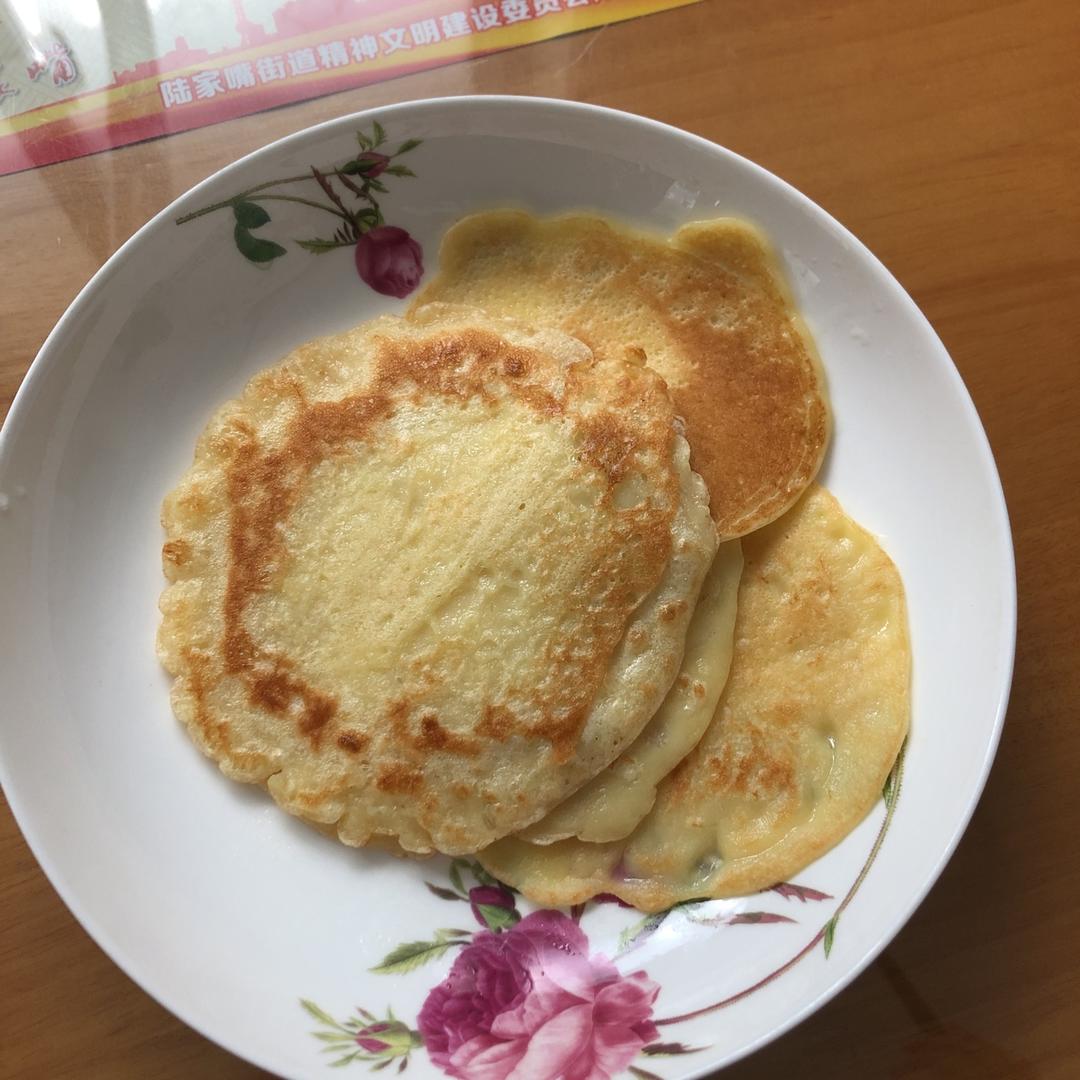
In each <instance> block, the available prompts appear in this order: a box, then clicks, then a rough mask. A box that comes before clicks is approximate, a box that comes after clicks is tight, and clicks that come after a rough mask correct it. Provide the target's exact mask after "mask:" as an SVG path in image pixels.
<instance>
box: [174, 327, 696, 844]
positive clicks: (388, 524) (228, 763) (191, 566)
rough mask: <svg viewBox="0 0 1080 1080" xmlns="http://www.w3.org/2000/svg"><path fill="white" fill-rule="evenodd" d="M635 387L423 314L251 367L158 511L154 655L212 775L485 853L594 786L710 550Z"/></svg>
mask: <svg viewBox="0 0 1080 1080" xmlns="http://www.w3.org/2000/svg"><path fill="white" fill-rule="evenodd" d="M688 458H689V449H688V447H687V445H686V442H685V440H684V439H683V438H682V437H681V435H679V434H678V432H677V426H676V422H675V415H674V409H673V405H672V402H671V397H670V395H669V393H668V391H667V389H666V387H665V386H664V383H663V382H662V380H661V379H660V378H659V377H658V376H656V375H655V374H654V373H653V372H652V371H650V370H649V369H647V368H645V367H642V366H640V365H633V364H627V363H625V362H623V361H622V360H618V359H615V358H596V357H594V356H593V354H592V353H591V351H590V350H589V349H588V347H586V346H585V345H583V344H582V343H581V342H579V341H577V340H575V339H573V338H571V337H568V336H567V335H565V334H562V333H560V332H557V331H534V330H530V329H528V328H526V327H523V326H520V325H518V324H515V323H512V322H507V321H504V320H496V319H492V318H489V317H479V316H476V315H474V314H472V313H470V312H460V311H453V310H448V309H429V310H427V311H425V312H420V313H418V314H417V316H416V318H415V321H413V322H405V321H402V320H397V319H380V320H376V321H375V322H373V323H370V324H367V325H365V326H362V327H359V328H358V329H356V330H354V331H351V332H349V333H346V334H342V335H339V336H337V337H331V338H325V339H322V340H320V341H316V342H312V343H310V344H308V345H305V346H303V347H302V348H300V349H298V350H297V351H296V352H295V353H293V354H292V355H291V356H289V357H287V358H286V359H285V360H284V361H283V362H281V363H280V364H278V365H277V366H276V367H273V368H271V369H269V370H268V371H265V372H263V373H262V374H260V375H258V376H256V377H255V378H254V379H253V380H252V381H251V382H250V383H249V384H248V386H247V387H246V389H245V390H244V391H243V393H242V394H241V395H240V397H239V398H237V399H236V400H234V401H231V402H229V403H228V404H227V405H225V406H224V407H223V408H222V409H221V410H220V411H219V412H218V414H217V415H216V416H215V417H214V418H213V419H212V420H211V422H210V424H209V426H208V427H207V429H206V431H205V432H204V433H203V435H202V437H201V438H200V439H199V442H198V446H197V449H196V453H195V461H194V464H193V465H192V467H191V468H190V470H189V471H188V473H187V474H186V475H185V477H184V478H183V479H182V480H181V482H180V484H179V485H178V486H177V488H176V490H175V491H173V492H172V493H171V494H170V495H169V496H168V497H167V498H166V500H165V504H164V507H163V512H162V519H163V523H164V526H165V529H166V533H167V541H166V543H165V547H164V565H165V572H166V576H167V577H168V580H169V582H170V584H169V587H168V588H167V589H166V591H165V593H164V594H163V596H162V599H161V608H162V612H163V614H164V618H163V622H162V625H161V628H160V632H159V637H158V647H159V653H160V656H161V659H162V662H163V663H164V665H165V667H166V668H167V669H168V671H169V672H170V673H171V674H172V675H174V676H175V683H174V685H173V695H172V697H173V706H174V709H175V711H176V713H177V715H178V716H179V718H180V719H181V720H182V721H183V722H184V724H185V725H186V726H187V728H188V731H189V732H190V734H191V736H192V738H193V739H194V740H195V742H196V743H197V744H198V745H199V746H200V747H201V748H202V750H203V751H204V752H205V753H207V754H208V755H209V756H210V757H212V758H213V759H214V760H216V761H217V762H218V764H219V765H220V767H221V769H222V771H223V772H225V773H226V774H227V775H229V776H231V777H233V778H235V779H238V780H244V781H249V782H259V783H265V784H266V785H267V787H268V788H269V790H270V792H271V794H272V795H273V796H274V798H275V799H276V800H277V801H278V802H279V803H280V804H281V805H282V806H283V807H285V808H286V809H287V810H289V811H290V812H291V813H294V814H297V815H299V816H301V817H304V818H307V819H309V820H311V821H312V822H314V823H316V824H320V825H324V826H326V825H329V826H332V827H333V828H335V829H336V831H337V834H338V836H339V837H340V838H341V839H342V840H343V841H345V842H346V843H349V844H358V845H359V844H365V843H368V842H369V841H372V840H373V839H375V840H378V841H379V842H388V841H389V840H392V839H395V838H396V842H397V843H398V844H400V846H401V847H402V848H403V849H405V850H406V851H411V852H418V853H426V852H430V851H432V850H434V849H439V850H442V851H446V852H449V853H452V854H459V853H466V852H471V851H474V850H476V849H477V848H479V847H481V846H482V845H484V844H487V843H489V842H490V841H492V840H494V839H496V838H497V837H499V836H501V835H503V834H504V833H506V832H509V831H512V830H514V829H520V828H523V827H525V826H527V825H528V824H530V823H531V822H532V821H534V820H536V819H537V818H539V817H541V816H542V815H543V814H544V813H546V812H547V811H548V810H550V809H551V808H552V807H554V806H555V805H556V804H557V803H559V802H560V801H561V800H562V799H564V798H565V797H566V796H567V795H569V794H571V793H572V792H573V791H574V790H576V789H577V788H578V787H580V786H581V784H582V783H584V782H585V781H587V780H588V779H589V778H591V777H592V776H594V775H595V774H596V773H597V772H599V771H600V770H601V769H603V768H605V767H606V766H607V765H608V764H609V763H610V762H611V761H612V760H613V759H614V758H615V757H616V756H617V755H618V754H620V753H621V752H622V751H623V750H624V749H625V748H626V747H627V746H628V745H629V744H630V743H631V742H632V741H633V740H634V739H635V737H636V736H637V734H638V733H639V731H640V730H641V728H642V727H643V726H644V725H645V723H646V722H647V721H648V719H649V718H650V717H651V716H652V715H653V713H654V712H655V711H656V709H657V707H658V706H659V704H660V702H661V701H662V700H663V698H664V696H665V694H666V692H667V690H668V688H669V687H670V685H671V683H672V681H673V679H674V678H675V675H676V674H677V672H678V668H679V662H680V657H681V654H682V650H683V642H684V639H685V635H686V628H687V624H688V622H689V619H690V613H691V611H692V609H693V606H694V603H695V601H696V598H697V594H698V591H699V589H700V586H701V582H702V579H703V578H704V575H705V572H706V570H707V568H708V565H709V562H710V560H711V558H712V555H713V553H714V551H715V546H716V538H715V530H714V529H713V526H712V522H711V520H710V518H709V513H708V503H707V496H706V492H705V487H704V484H703V483H702V482H701V480H700V478H699V477H697V476H695V475H694V474H693V473H692V472H691V471H690V468H689V464H688Z"/></svg>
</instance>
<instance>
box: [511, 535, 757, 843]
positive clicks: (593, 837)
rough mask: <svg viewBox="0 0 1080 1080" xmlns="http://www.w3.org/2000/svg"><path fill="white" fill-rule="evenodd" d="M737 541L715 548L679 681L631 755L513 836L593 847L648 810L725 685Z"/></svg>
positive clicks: (738, 569)
mask: <svg viewBox="0 0 1080 1080" xmlns="http://www.w3.org/2000/svg"><path fill="white" fill-rule="evenodd" d="M742 568H743V560H742V549H741V547H740V544H739V541H738V540H729V541H728V542H727V543H726V544H721V545H720V550H719V551H717V553H716V558H715V559H714V560H713V564H712V567H711V568H710V569H709V573H708V576H707V577H706V578H705V584H704V585H702V587H701V595H700V596H699V597H698V602H697V607H695V608H694V615H693V618H692V619H691V620H690V627H689V629H688V630H687V633H686V650H685V652H684V653H683V661H682V668H681V669H680V671H679V674H678V677H677V678H676V679H675V682H674V684H673V685H672V687H671V689H670V690H669V691H668V695H667V697H666V698H664V703H663V704H662V705H661V706H660V708H659V709H657V711H656V715H655V716H654V717H653V718H652V719H651V720H650V721H649V722H648V724H646V726H645V729H644V730H643V731H642V732H641V734H640V735H639V736H638V737H637V738H636V739H635V740H634V742H633V743H632V744H631V746H630V748H629V749H628V750H626V751H625V752H624V753H622V754H621V755H620V756H619V757H618V758H616V759H615V761H613V762H612V763H611V764H610V765H609V766H608V767H607V768H606V769H605V770H604V771H603V772H602V773H600V774H598V775H597V776H595V777H594V778H593V779H592V780H590V781H589V782H588V783H587V784H586V785H585V786H584V787H583V788H581V789H580V790H578V791H576V792H575V793H574V794H573V795H571V796H570V798H569V799H567V800H566V802H564V803H560V804H559V805H558V806H557V807H555V809H554V810H552V812H551V813H550V814H548V815H547V817H545V818H543V819H542V820H541V821H538V822H537V823H536V824H535V825H530V826H529V827H528V828H527V829H524V830H522V832H520V833H519V834H518V836H519V838H520V839H522V840H528V841H529V842H530V843H534V844H551V843H554V842H555V841H556V840H563V839H566V838H567V837H571V836H576V837H578V838H579V839H581V840H588V841H591V842H594V843H599V842H603V841H607V840H621V839H622V838H623V837H624V836H629V835H630V833H632V832H633V831H634V829H635V828H636V827H637V825H638V822H640V821H641V819H642V818H643V817H644V816H645V815H646V814H647V813H648V812H649V810H650V809H651V808H652V804H653V801H654V800H655V798H656V786H657V784H659V783H660V781H661V780H663V778H664V777H665V776H667V774H668V773H669V772H671V770H672V769H674V768H675V766H676V765H678V763H679V762H680V761H681V760H682V759H683V758H684V757H685V756H686V755H687V754H688V753H690V751H691V750H693V748H694V747H695V746H696V745H697V743H698V740H699V739H700V738H701V736H702V734H703V733H704V731H705V728H706V727H707V726H708V724H709V721H710V720H711V719H712V715H713V713H714V712H715V711H716V704H717V702H718V701H719V699H720V694H721V692H722V691H723V689H724V684H725V683H726V682H727V677H728V670H729V668H730V667H731V653H732V648H733V646H734V631H735V608H736V599H737V597H738V593H739V579H740V578H741V577H742Z"/></svg>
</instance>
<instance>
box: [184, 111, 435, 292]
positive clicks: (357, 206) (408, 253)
mask: <svg viewBox="0 0 1080 1080" xmlns="http://www.w3.org/2000/svg"><path fill="white" fill-rule="evenodd" d="M356 141H357V145H358V146H359V151H358V152H357V154H356V155H355V156H354V157H351V158H349V159H348V160H347V161H344V162H342V163H341V164H340V165H333V166H327V167H324V168H321V169H320V168H318V167H317V166H315V165H312V166H310V169H309V171H308V172H306V173H301V174H300V175H298V176H286V177H283V178H282V179H280V180H266V181H264V182H263V183H261V184H256V185H255V186H254V187H250V188H247V189H246V190H244V191H241V192H239V193H238V194H236V195H234V196H233V197H232V198H230V199H225V200H223V201H221V202H216V203H212V204H211V205H210V206H204V207H202V209H200V210H194V211H192V212H191V213H190V214H184V216H183V217H180V218H177V219H176V224H177V225H186V224H187V223H188V222H190V221H194V220H195V219H196V218H200V217H204V216H205V215H206V214H212V213H214V212H215V211H218V210H232V214H233V219H234V224H233V242H234V243H235V244H236V249H237V250H238V251H239V252H240V254H241V255H243V256H244V258H245V259H247V260H248V262H250V263H255V264H256V265H265V264H267V263H271V262H273V261H274V260H275V259H280V258H281V257H282V256H283V255H287V254H288V249H286V248H284V247H282V245H281V244H279V243H277V242H276V241H274V240H270V239H268V238H267V237H265V236H256V235H255V230H256V229H261V228H263V227H264V226H265V225H269V224H270V222H271V218H270V212H269V210H267V209H266V206H265V205H264V204H265V203H268V202H285V203H295V204H298V205H300V206H307V207H312V208H314V209H316V210H322V211H324V212H325V213H327V214H330V215H332V216H333V217H335V218H336V219H337V221H336V222H335V225H334V231H333V233H332V234H331V235H330V236H329V237H319V236H316V237H311V238H309V239H307V240H297V241H295V243H296V244H297V246H298V247H301V248H303V249H304V250H305V251H308V252H311V253H312V254H314V255H324V254H326V253H327V252H329V251H336V250H337V249H338V248H345V247H353V248H355V249H356V250H355V252H354V262H355V265H356V272H357V273H358V274H359V275H360V278H361V280H362V281H363V282H364V283H365V284H366V285H368V286H369V287H370V288H371V289H374V290H375V292H377V293H382V294H383V295H384V296H394V297H397V298H398V299H401V298H403V297H406V296H408V295H409V293H411V292H412V291H413V290H414V289H415V288H416V286H417V285H419V284H420V279H421V277H423V275H424V252H423V250H422V249H421V247H420V245H419V244H418V243H417V242H416V240H414V239H413V237H412V236H410V235H409V233H408V232H407V231H406V230H405V229H403V228H401V227H400V226H398V225H387V224H386V221H385V219H384V218H383V213H382V209H381V208H380V206H379V196H380V195H385V194H386V193H387V192H388V190H389V189H388V188H387V186H386V181H385V179H384V178H385V177H389V176H395V177H408V176H415V175H416V174H415V173H414V172H413V171H412V169H410V168H409V167H408V166H407V165H405V164H403V163H402V162H400V161H399V160H398V159H399V158H400V157H401V156H402V155H403V154H407V153H409V152H410V151H411V150H415V149H416V147H418V146H419V145H420V142H421V140H420V139H406V140H405V142H403V143H401V144H400V145H399V146H398V147H397V149H396V150H395V151H394V152H393V153H392V154H388V153H386V152H385V148H386V142H387V135H386V130H385V129H384V128H383V126H382V124H380V123H379V122H378V121H377V120H376V121H375V122H374V124H373V125H372V130H371V133H370V134H368V133H365V132H363V131H358V132H357V133H356ZM380 147H384V149H383V150H380V149H379V148H380ZM297 184H315V185H316V186H317V187H318V188H319V194H320V198H318V199H312V198H309V197H308V196H307V195H296V194H289V193H286V192H283V191H282V190H281V189H283V188H288V189H290V191H294V190H295V185H297Z"/></svg>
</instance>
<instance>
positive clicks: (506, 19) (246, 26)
mask: <svg viewBox="0 0 1080 1080" xmlns="http://www.w3.org/2000/svg"><path fill="white" fill-rule="evenodd" d="M695 2H696V0H496V2H492V3H475V2H473V3H470V2H468V0H413V2H409V0H405V2H402V0H286V2H285V3H283V4H280V5H279V6H277V7H273V6H272V4H271V2H270V0H247V3H246V4H245V3H244V0H233V3H232V6H231V9H230V8H229V7H228V6H227V5H225V4H222V3H214V2H206V0H204V2H201V3H200V2H195V3H191V2H187V0H160V2H159V3H158V4H155V5H147V4H144V3H142V2H141V0H100V3H98V4H95V5H93V6H94V8H95V10H96V12H97V14H98V15H99V16H100V18H99V19H98V21H97V23H96V25H95V26H87V25H85V20H84V21H77V20H76V18H75V16H74V14H72V13H73V12H74V10H75V9H74V8H73V7H67V6H65V4H64V3H63V2H62V0H58V2H57V3H55V4H54V5H52V6H54V7H55V10H56V14H55V17H54V18H53V19H51V20H50V19H49V17H48V16H49V8H50V5H49V4H47V3H46V4H33V3H28V2H27V3H23V2H20V0H12V6H13V10H14V13H15V15H16V17H18V16H19V15H20V11H22V14H23V16H24V17H23V18H22V19H21V21H19V20H18V18H17V20H16V21H15V22H14V23H9V22H7V21H4V22H0V175H4V174H6V173H12V172H18V171H20V170H22V169H30V168H35V167H37V166H40V165H48V164H50V163H52V162H56V161H65V160H67V159H68V158H73V157H79V156H81V155H83V154H92V153H95V152H97V151H99V150H106V149H109V148H110V147H114V146H124V145H126V144H127V143H132V142H139V141H141V140H143V139H151V138H155V137H157V136H160V135H168V134H171V133H172V132H176V131H187V130H188V129H190V128H196V127H203V126H204V125H206V124H214V123H217V122H219V121H221V120H230V119H232V118H233V117H237V116H245V115H247V114H249V113H254V112H259V111H261V110H263V109H269V108H273V107H274V106H276V105H284V104H286V103H288V102H293V101H302V100H305V99H307V98H313V97H319V96H322V95H324V94H331V93H334V92H336V91H339V90H346V89H350V88H352V87H357V86H364V85H367V84H368V83H373V82H379V81H381V80H384V79H390V78H394V77H396V76H398V75H405V74H408V73H410V72H413V71H420V70H423V69H425V68H431V67H438V66H441V65H443V64H450V63H454V62H455V61H458V60H465V59H469V58H471V57H475V56H484V55H487V54H489V53H492V52H497V51H499V50H502V49H509V48H513V47H515V46H518V45H526V44H529V43H531V42H535V41H544V40H547V39H548V38H553V37H558V36H560V35H563V34H571V33H574V32H575V31H579V30H585V29H588V28H590V27H595V26H601V25H604V24H606V23H613V22H620V21H622V20H624V19H632V18H636V17H638V16H641V15H648V14H651V13H653V12H656V11H663V10H666V9H668V8H674V7H682V6H684V5H685V4H688V3H695ZM24 9H25V10H24ZM151 11H152V12H153V14H152V15H150V14H148V13H149V12H151ZM162 41H171V42H172V45H171V47H170V48H168V49H167V50H165V51H161V50H160V46H159V45H157V44H156V43H158V42H162ZM118 60H120V61H121V66H120V67H119V68H118V67H117V61H118ZM20 110H21V111H20Z"/></svg>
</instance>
